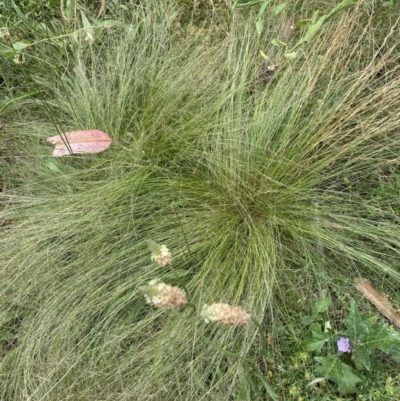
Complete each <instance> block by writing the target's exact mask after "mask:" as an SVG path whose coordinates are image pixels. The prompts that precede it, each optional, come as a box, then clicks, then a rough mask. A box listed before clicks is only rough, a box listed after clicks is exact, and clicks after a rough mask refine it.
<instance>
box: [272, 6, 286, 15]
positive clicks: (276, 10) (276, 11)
mask: <svg viewBox="0 0 400 401" xmlns="http://www.w3.org/2000/svg"><path fill="white" fill-rule="evenodd" d="M286 5H287V3H282V4H278V5H277V6H276V7H275V8H274V15H279V14H280V13H281V12H282V11H283V10H284V9H285V7H286Z"/></svg>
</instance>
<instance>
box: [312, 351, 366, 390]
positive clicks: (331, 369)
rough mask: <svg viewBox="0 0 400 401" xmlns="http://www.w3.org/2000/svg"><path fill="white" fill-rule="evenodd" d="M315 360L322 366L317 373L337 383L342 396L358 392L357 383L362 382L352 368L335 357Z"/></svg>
mask: <svg viewBox="0 0 400 401" xmlns="http://www.w3.org/2000/svg"><path fill="white" fill-rule="evenodd" d="M314 359H315V360H316V361H317V362H319V363H320V364H321V366H318V367H317V368H316V369H315V371H316V373H317V374H318V375H321V376H325V377H326V378H327V379H328V380H331V381H333V382H334V383H336V384H337V385H338V389H339V392H340V393H341V394H343V395H345V394H353V393H355V392H356V391H357V388H356V386H357V383H361V382H362V380H361V378H360V377H359V376H357V375H356V374H355V373H354V370H353V368H352V367H351V366H349V365H346V364H345V363H343V362H342V361H341V360H340V359H339V358H338V357H334V356H330V357H315V358H314Z"/></svg>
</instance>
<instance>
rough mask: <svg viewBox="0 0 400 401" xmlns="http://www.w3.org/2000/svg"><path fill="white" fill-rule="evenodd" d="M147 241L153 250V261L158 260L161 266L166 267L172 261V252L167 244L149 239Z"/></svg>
mask: <svg viewBox="0 0 400 401" xmlns="http://www.w3.org/2000/svg"><path fill="white" fill-rule="evenodd" d="M147 243H148V245H149V248H150V250H151V252H152V253H151V261H152V262H157V263H158V264H159V265H160V266H161V267H165V266H167V265H168V264H169V263H171V260H172V254H171V252H170V251H169V249H168V248H167V247H166V246H165V245H158V244H157V243H156V242H154V241H151V240H148V241H147Z"/></svg>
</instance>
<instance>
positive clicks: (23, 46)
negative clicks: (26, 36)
mask: <svg viewBox="0 0 400 401" xmlns="http://www.w3.org/2000/svg"><path fill="white" fill-rule="evenodd" d="M29 46H32V43H30V42H28V41H27V40H24V41H23V42H15V43H14V44H13V47H14V50H15V51H16V52H18V53H19V52H21V51H22V50H24V49H26V48H27V47H29Z"/></svg>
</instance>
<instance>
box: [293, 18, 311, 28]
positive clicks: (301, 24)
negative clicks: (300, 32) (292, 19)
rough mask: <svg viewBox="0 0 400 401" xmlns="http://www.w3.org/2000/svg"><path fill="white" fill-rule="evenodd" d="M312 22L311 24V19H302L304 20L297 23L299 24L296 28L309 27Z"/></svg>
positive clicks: (296, 24)
mask: <svg viewBox="0 0 400 401" xmlns="http://www.w3.org/2000/svg"><path fill="white" fill-rule="evenodd" d="M310 22H311V20H310V19H302V20H300V21H297V22H296V23H295V24H294V26H295V27H296V28H300V27H302V26H305V25H308V24H309V23H310Z"/></svg>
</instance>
